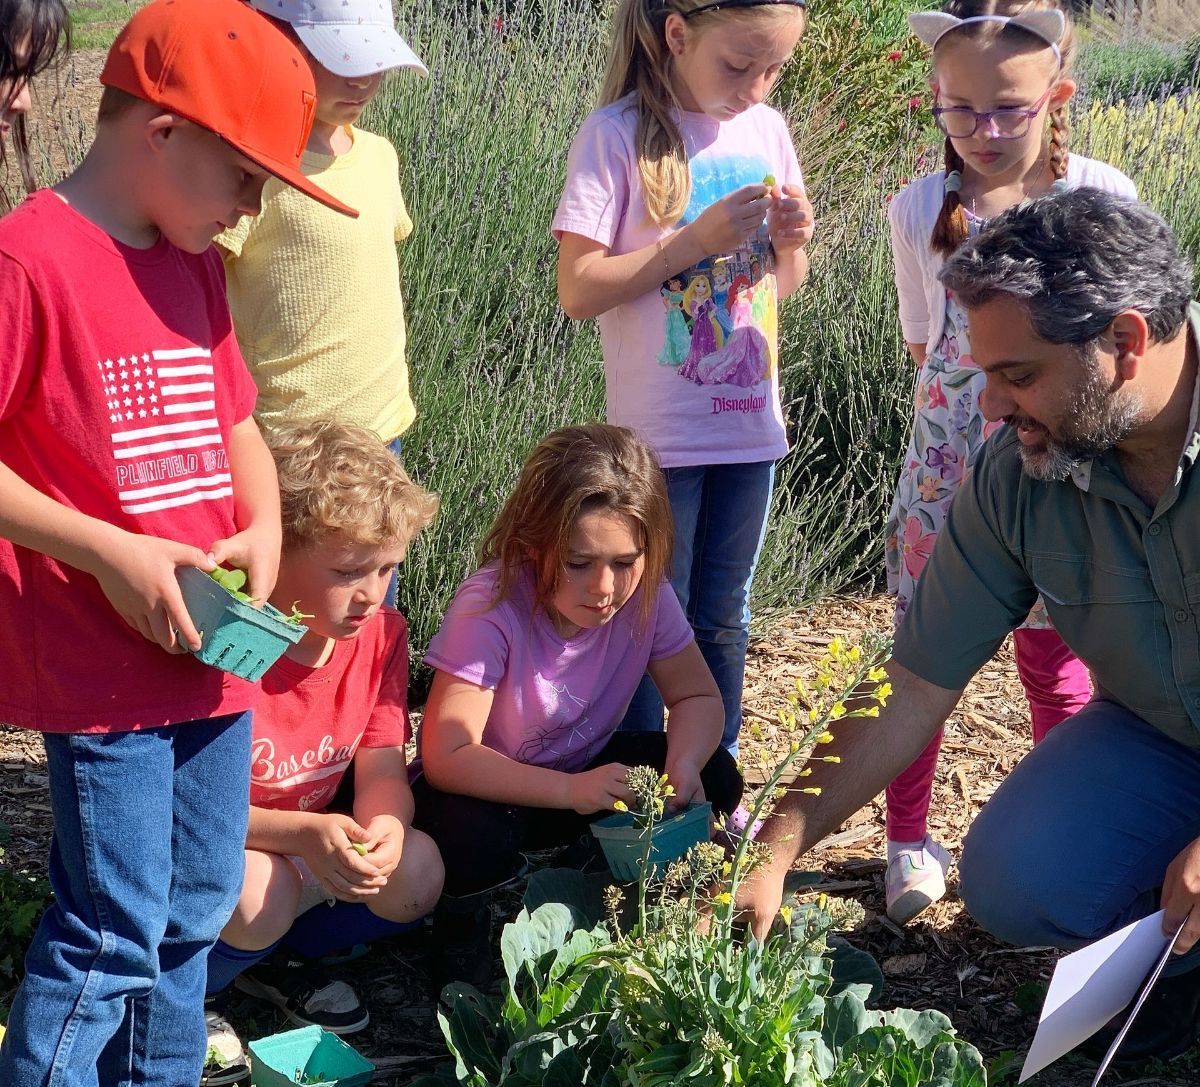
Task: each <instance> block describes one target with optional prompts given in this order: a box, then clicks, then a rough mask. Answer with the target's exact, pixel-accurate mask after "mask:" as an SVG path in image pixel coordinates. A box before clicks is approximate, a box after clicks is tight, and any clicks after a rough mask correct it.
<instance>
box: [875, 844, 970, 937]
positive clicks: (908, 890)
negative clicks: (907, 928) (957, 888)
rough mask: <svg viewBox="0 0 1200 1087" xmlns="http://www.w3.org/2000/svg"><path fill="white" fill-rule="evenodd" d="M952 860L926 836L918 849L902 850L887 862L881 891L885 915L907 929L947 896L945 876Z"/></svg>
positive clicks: (938, 845)
mask: <svg viewBox="0 0 1200 1087" xmlns="http://www.w3.org/2000/svg"><path fill="white" fill-rule="evenodd" d="M953 864H954V859H953V858H952V857H951V856H950V854H949V853H947V852H946V850H945V849H944V848H943V847H942V846H941V845H940V844H939V843H938V842H936V841H934V839H933V838H931V837H928V836H926V838H925V844H924V846H923V847H922V848H921V849H902V850H901V851H900V852H899V853H897V854H896V855H895V856H894V857H893V858H892V859H891V860H889V861H888V866H887V875H886V876H885V877H884V888H885V891H886V894H887V915H888V917H890V918H891V919H892V920H893V921H895V922H896V924H898V925H907V924H908V923H909V921H911V920H912V919H913V918H914V917H916V916H917V915H918V914H919V913H921V911H922V910H925V909H928V908H929V907H930V906H932V905H933V904H934V903H935V902H936V901H938V899H940V898H942V897H943V896H944V895H945V894H946V875H947V873H948V872H949V871H950V868H951V866H952V865H953Z"/></svg>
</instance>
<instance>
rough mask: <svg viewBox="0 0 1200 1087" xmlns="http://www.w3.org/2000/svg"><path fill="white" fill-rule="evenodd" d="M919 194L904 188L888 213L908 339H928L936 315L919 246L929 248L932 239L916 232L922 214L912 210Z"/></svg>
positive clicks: (902, 323) (898, 290)
mask: <svg viewBox="0 0 1200 1087" xmlns="http://www.w3.org/2000/svg"><path fill="white" fill-rule="evenodd" d="M916 196H917V193H916V192H915V190H913V189H912V188H909V189H905V190H902V191H901V192H900V193H899V194H898V195H897V196H896V198H895V199H894V200H893V201H892V202H891V203H890V204H889V205H888V213H887V214H888V226H889V229H890V231H891V241H892V262H893V264H894V265H895V276H896V294H897V296H898V297H899V301H900V327H901V328H902V329H903V330H904V339H905V342H906V343H928V342H929V325H930V322H931V320H932V315H931V314H930V312H929V299H928V296H927V295H926V293H925V277H924V274H923V272H924V263H923V261H922V254H921V252H920V251H919V250H918V249H917V246H923V247H926V248H927V247H928V245H929V239H928V238H916V237H914V236H913V223H914V220H915V219H917V218H918V217H917V216H915V215H913V214H911V212H912V205H913V204H914V203H915V202H916V201H915V199H914V198H915V197H916ZM926 259H928V258H926Z"/></svg>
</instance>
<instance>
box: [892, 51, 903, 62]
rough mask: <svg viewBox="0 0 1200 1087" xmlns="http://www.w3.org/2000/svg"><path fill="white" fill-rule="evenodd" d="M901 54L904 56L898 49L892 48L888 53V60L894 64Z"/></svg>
mask: <svg viewBox="0 0 1200 1087" xmlns="http://www.w3.org/2000/svg"><path fill="white" fill-rule="evenodd" d="M902 56H904V54H903V53H901V52H900V50H899V49H893V50H892V51H891V52H890V53H889V54H888V60H890V61H891V62H892V63H893V64H895V63H896V61H898V60H899V59H900V58H901V57H902Z"/></svg>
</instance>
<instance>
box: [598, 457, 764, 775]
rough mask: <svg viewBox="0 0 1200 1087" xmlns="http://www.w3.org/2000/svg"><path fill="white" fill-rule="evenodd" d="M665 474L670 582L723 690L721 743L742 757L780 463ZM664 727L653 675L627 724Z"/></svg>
mask: <svg viewBox="0 0 1200 1087" xmlns="http://www.w3.org/2000/svg"><path fill="white" fill-rule="evenodd" d="M665 472H666V477H667V493H668V495H669V496H670V499H671V514H672V516H673V518H674V521H675V551H674V554H673V556H672V560H671V587H672V588H673V589H674V590H675V595H676V596H677V597H679V603H680V604H681V605H683V611H684V614H685V615H686V616H687V619H688V622H689V623H691V625H692V629H693V630H694V631H695V632H696V644H697V645H699V647H700V652H701V653H702V654H703V656H704V659H705V661H707V662H708V667H709V670H710V671H711V672H712V674H713V678H714V679H715V680H716V681H717V687H718V688H719V689H720V691H721V701H722V702H723V703H724V705H725V731H724V733H723V735H722V736H721V746H722V747H723V748H725V750H726V751H728V752H729V753H730V754H731V755H736V754H737V741H738V733H739V732H740V731H741V728H742V684H743V681H744V679H745V675H746V642H747V639H748V636H749V631H750V584H751V582H752V581H753V580H754V568H755V566H757V565H758V555H759V552H760V551H761V550H762V544H763V537H764V536H765V535H766V532H767V511H768V510H769V509H770V506H771V490H772V487H773V486H774V483H775V462H774V461H771V460H767V461H758V462H756V463H753V464H705V465H697V466H695V467H686V468H667V469H666V470H665ZM662 727H663V703H662V699H661V698H660V697H659V694H658V689H657V688H656V687H655V686H654V682H653V681H652V680H651V679H650V677H649V676H648V675H647V676H644V677H643V678H642V682H641V684H640V685H639V686H638V689H637V691H636V693H635V694H634V696H633V700H632V701H631V702H630V704H629V710H628V711H627V713H626V714H625V719H624V721H622V723H621V728H622V729H623V730H624V731H626V732H658V731H661V729H662Z"/></svg>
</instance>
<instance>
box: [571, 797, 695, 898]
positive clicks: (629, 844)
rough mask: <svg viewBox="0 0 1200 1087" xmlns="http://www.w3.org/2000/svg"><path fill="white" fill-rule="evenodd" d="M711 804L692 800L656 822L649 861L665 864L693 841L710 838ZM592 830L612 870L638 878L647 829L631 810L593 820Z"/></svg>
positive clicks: (627, 878) (619, 875) (628, 878)
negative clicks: (677, 810) (640, 824)
mask: <svg viewBox="0 0 1200 1087" xmlns="http://www.w3.org/2000/svg"><path fill="white" fill-rule="evenodd" d="M711 816H712V805H711V804H710V803H708V801H705V802H704V803H702V804H691V805H689V806H688V807H686V808H684V809H683V811H680V812H676V813H675V814H674V815H670V816H668V817H667V818H665V819H663V820H661V821H660V822H657V823H655V824H654V837H653V841H652V842H651V845H650V858H649V863H650V864H656V865H660V866H661V865H664V864H667V863H669V862H670V861H673V860H677V859H678V858H679V857H682V856H683V855H684V854H685V853H686V852H687V851H688V850H689V849H691V848H692V846H694V845H699V844H700V843H701V842H707V841H708V821H709V819H710V817H711ZM592 833H593V834H594V835H595V836H596V838H597V839H599V841H600V848H601V849H603V850H604V859H605V860H607V861H608V867H609V870H610V871H611V872H612V874H613V875H614V876H615V877H616V878H617V879H619V880H622V881H624V882H626V883H629V882H632V881H633V880H635V879H637V878H638V876H639V875H640V874H641V870H642V858H643V857H644V856H645V854H646V831H645V829H644V828H643V827H641V826H639V825H638V823H637V821H636V820H635V819H634V817H633V815H632V814H631V813H630V812H617V814H616V815H609V816H606V817H605V818H603V819H598V820H596V822H594V823H593V824H592Z"/></svg>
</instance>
